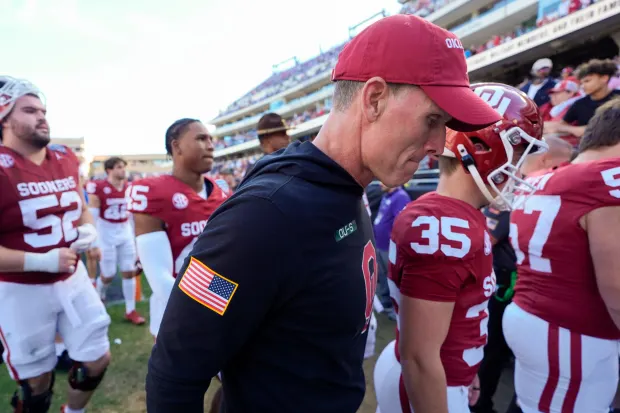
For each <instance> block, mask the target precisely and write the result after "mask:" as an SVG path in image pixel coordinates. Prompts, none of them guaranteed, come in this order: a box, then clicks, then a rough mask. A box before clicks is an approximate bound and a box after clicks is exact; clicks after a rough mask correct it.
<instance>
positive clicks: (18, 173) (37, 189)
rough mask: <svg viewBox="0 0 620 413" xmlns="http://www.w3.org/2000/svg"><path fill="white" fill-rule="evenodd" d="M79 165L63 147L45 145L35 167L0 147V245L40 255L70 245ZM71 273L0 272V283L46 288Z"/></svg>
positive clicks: (77, 212)
mask: <svg viewBox="0 0 620 413" xmlns="http://www.w3.org/2000/svg"><path fill="white" fill-rule="evenodd" d="M81 191H82V190H81V188H80V180H79V161H78V159H77V157H76V156H75V154H74V153H73V152H72V151H71V150H70V149H69V148H67V147H65V146H62V145H49V146H48V147H47V149H46V153H45V159H44V160H43V163H42V164H41V165H36V164H34V163H33V162H31V161H30V160H29V159H27V158H24V157H23V156H21V155H20V154H18V153H17V152H15V151H13V150H11V149H9V148H7V147H6V146H1V145H0V194H1V195H0V245H2V246H3V247H5V248H10V249H14V250H20V251H26V252H36V253H45V252H48V251H50V250H53V249H55V248H63V247H67V248H68V247H69V245H71V243H72V242H73V241H75V240H76V239H77V237H78V232H77V223H78V220H79V219H80V217H81V216H82V207H83V202H82V194H81ZM70 275H71V274H68V273H64V274H62V273H61V274H51V273H43V272H16V273H6V272H5V273H3V272H0V281H7V282H14V283H21V284H51V283H54V282H56V281H60V280H63V279H66V278H68V277H69V276H70Z"/></svg>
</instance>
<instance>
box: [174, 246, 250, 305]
mask: <svg viewBox="0 0 620 413" xmlns="http://www.w3.org/2000/svg"><path fill="white" fill-rule="evenodd" d="M238 286H239V284H237V283H235V282H232V281H230V280H228V279H226V278H224V277H222V276H221V275H219V274H218V273H216V272H215V271H213V270H212V269H211V268H209V267H207V266H206V265H204V264H203V263H201V262H200V261H198V260H197V259H196V258H194V257H191V259H190V261H189V265H188V266H187V269H186V270H185V272H184V273H183V276H182V277H181V281H180V282H179V288H180V289H181V291H183V292H184V293H185V294H187V295H188V296H189V297H190V298H192V299H193V300H194V301H197V302H199V303H200V304H202V305H204V306H205V307H207V308H210V309H211V310H213V311H215V312H216V313H218V314H219V315H223V314H224V312H225V311H226V308H227V307H228V304H229V303H230V300H232V297H233V295H234V294H235V291H236V290H237V287H238Z"/></svg>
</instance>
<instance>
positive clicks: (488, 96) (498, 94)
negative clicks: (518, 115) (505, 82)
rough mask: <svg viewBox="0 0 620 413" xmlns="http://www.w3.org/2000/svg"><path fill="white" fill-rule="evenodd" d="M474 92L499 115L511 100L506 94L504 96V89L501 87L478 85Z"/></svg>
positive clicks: (506, 108)
mask: <svg viewBox="0 0 620 413" xmlns="http://www.w3.org/2000/svg"><path fill="white" fill-rule="evenodd" d="M474 93H475V94H476V95H478V96H480V98H481V99H482V100H484V101H485V102H486V103H488V104H489V106H491V107H492V108H493V109H495V110H496V111H497V112H498V113H499V114H500V115H501V116H504V114H505V113H506V110H508V106H510V103H511V102H512V101H511V100H510V98H509V97H508V96H504V90H503V89H501V88H499V87H498V88H492V87H490V86H483V87H478V88H476V89H475V90H474Z"/></svg>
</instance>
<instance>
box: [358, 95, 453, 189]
mask: <svg viewBox="0 0 620 413" xmlns="http://www.w3.org/2000/svg"><path fill="white" fill-rule="evenodd" d="M384 103H385V108H384V110H383V112H382V113H381V115H380V116H379V118H378V119H377V120H376V121H375V122H373V123H371V124H370V125H369V126H368V128H367V129H366V130H364V131H363V133H362V159H363V160H364V163H365V165H366V167H367V168H368V169H370V170H371V171H372V172H373V174H374V176H375V177H377V179H379V181H381V182H383V183H384V184H385V185H387V186H389V187H395V186H399V185H402V184H404V183H405V182H407V181H408V180H409V179H411V177H412V176H413V174H414V173H415V171H416V170H417V169H418V166H419V163H420V161H421V160H422V159H423V158H424V157H425V156H426V155H428V154H440V153H442V152H443V148H444V145H445V142H446V122H447V121H449V119H450V118H449V116H448V115H447V114H446V113H445V112H444V111H443V110H441V109H440V108H439V107H438V106H437V105H436V104H435V103H433V101H431V100H430V99H429V98H428V97H427V96H426V94H425V93H424V92H423V91H422V90H421V89H419V88H417V87H405V88H403V89H401V90H400V91H398V92H397V93H390V94H389V97H387V98H386V102H384Z"/></svg>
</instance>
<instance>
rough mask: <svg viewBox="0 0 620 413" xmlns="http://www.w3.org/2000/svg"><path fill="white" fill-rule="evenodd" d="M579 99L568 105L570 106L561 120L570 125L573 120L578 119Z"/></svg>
mask: <svg viewBox="0 0 620 413" xmlns="http://www.w3.org/2000/svg"><path fill="white" fill-rule="evenodd" d="M579 100H581V99H579ZM579 100H576V101H575V102H573V104H572V105H571V106H570V108H568V110H567V111H566V113H565V114H564V117H563V118H562V120H563V121H564V122H566V123H568V124H569V125H572V124H573V122H575V121H577V120H579V104H578V102H579Z"/></svg>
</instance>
